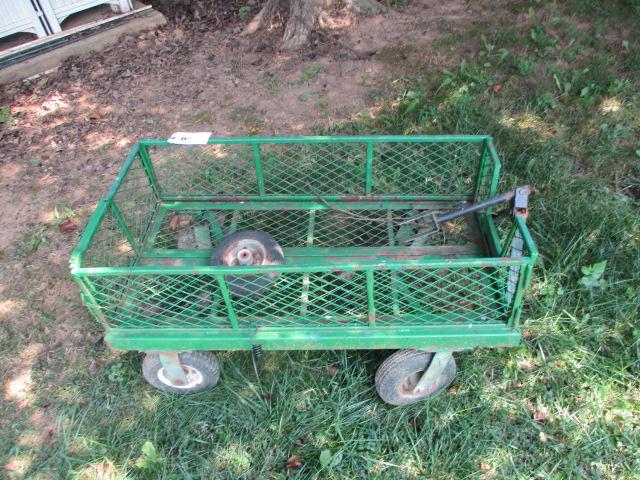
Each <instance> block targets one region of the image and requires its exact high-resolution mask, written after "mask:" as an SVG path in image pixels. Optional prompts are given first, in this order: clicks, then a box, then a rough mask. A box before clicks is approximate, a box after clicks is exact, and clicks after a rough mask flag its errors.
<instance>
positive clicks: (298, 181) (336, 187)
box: [261, 143, 366, 195]
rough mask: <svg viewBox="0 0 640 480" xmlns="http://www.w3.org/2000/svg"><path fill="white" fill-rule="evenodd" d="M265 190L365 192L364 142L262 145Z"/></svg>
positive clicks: (282, 191) (354, 193) (312, 193)
mask: <svg viewBox="0 0 640 480" xmlns="http://www.w3.org/2000/svg"><path fill="white" fill-rule="evenodd" d="M261 155H262V171H263V173H264V184H265V193H266V194H268V195H269V194H274V195H280V194H282V195H283V194H288V195H364V193H365V191H364V187H365V171H366V145H365V144H363V143H360V144H358V143H354V144H351V143H327V144H324V143H318V144H284V145H262V146H261Z"/></svg>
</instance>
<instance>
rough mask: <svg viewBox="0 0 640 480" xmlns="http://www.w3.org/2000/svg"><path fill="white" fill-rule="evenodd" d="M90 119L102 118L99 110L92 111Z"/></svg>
mask: <svg viewBox="0 0 640 480" xmlns="http://www.w3.org/2000/svg"><path fill="white" fill-rule="evenodd" d="M89 120H91V121H96V120H100V113H99V112H91V113H90V114H89Z"/></svg>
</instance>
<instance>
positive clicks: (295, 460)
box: [286, 455, 302, 468]
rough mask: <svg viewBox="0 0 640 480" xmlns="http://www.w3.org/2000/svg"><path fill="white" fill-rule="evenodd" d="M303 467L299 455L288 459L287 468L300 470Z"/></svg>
mask: <svg viewBox="0 0 640 480" xmlns="http://www.w3.org/2000/svg"><path fill="white" fill-rule="evenodd" d="M301 466H302V462H301V461H300V457H298V456H297V455H291V456H290V457H289V458H288V459H287V465H286V467H287V468H300V467H301Z"/></svg>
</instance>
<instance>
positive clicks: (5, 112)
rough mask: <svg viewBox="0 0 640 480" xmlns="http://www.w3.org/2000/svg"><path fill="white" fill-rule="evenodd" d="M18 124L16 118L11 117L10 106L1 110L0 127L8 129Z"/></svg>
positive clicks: (5, 106)
mask: <svg viewBox="0 0 640 480" xmlns="http://www.w3.org/2000/svg"><path fill="white" fill-rule="evenodd" d="M16 122H17V120H16V117H14V116H13V115H11V110H10V109H9V106H8V105H3V106H2V108H0V125H5V126H7V127H11V126H13V125H15V124H16Z"/></svg>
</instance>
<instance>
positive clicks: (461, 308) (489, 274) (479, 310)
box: [89, 267, 510, 328]
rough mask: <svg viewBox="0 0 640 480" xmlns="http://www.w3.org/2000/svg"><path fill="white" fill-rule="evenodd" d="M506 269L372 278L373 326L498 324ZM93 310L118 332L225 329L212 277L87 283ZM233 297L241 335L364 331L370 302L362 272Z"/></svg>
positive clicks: (319, 276)
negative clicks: (338, 328)
mask: <svg viewBox="0 0 640 480" xmlns="http://www.w3.org/2000/svg"><path fill="white" fill-rule="evenodd" d="M507 270H508V269H507V268H506V267H505V268H495V269H494V268H490V269H486V268H464V269H439V270H411V271H397V272H391V271H376V272H375V273H374V285H375V289H374V291H375V294H374V298H373V304H374V306H375V310H376V319H377V320H376V321H377V322H378V323H379V324H412V325H421V324H456V323H500V322H503V321H504V318H505V315H506V313H507V311H508V309H509V307H510V305H509V301H510V299H509V292H508V291H507V281H508V275H507ZM89 278H90V280H91V283H92V285H93V286H94V288H95V291H94V298H95V301H96V306H97V307H98V309H99V310H100V311H101V312H102V314H103V315H104V317H105V319H106V320H107V322H108V323H109V324H110V325H112V326H113V327H117V328H158V327H172V328H204V327H206V328H230V327H231V323H230V320H229V316H228V310H227V307H226V305H225V302H224V300H223V296H222V294H221V290H220V286H219V283H218V279H217V278H215V277H214V276H210V275H125V276H108V277H93V278H92V277H91V276H90V277H89ZM238 280H240V281H242V282H243V289H244V291H245V292H246V291H251V290H254V292H255V293H253V294H242V295H234V294H233V293H232V294H231V307H232V309H233V312H234V314H235V316H236V317H237V320H238V325H239V326H240V327H241V328H243V327H244V328H252V327H258V326H260V327H266V326H272V327H277V326H289V327H290V326H321V325H351V326H358V325H360V326H362V325H366V324H367V322H368V312H369V299H368V296H367V282H366V274H365V272H363V271H356V272H345V271H331V272H311V273H302V272H295V273H281V274H280V275H278V276H277V278H276V279H275V280H274V282H273V283H272V284H271V285H269V286H267V287H265V284H264V282H263V281H262V279H261V278H260V277H259V276H255V275H254V276H249V275H225V281H226V282H227V284H233V282H234V281H238Z"/></svg>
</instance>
